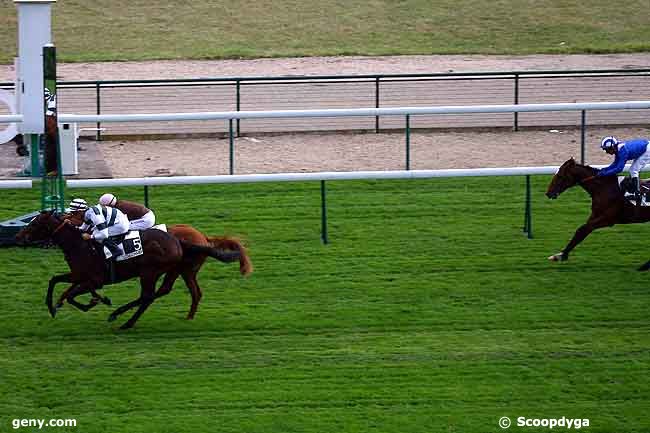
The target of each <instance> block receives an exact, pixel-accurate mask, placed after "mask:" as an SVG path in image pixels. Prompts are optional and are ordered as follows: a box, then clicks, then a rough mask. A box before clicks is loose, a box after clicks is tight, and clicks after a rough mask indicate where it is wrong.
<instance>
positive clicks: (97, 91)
mask: <svg viewBox="0 0 650 433" xmlns="http://www.w3.org/2000/svg"><path fill="white" fill-rule="evenodd" d="M95 104H96V108H97V110H96V111H97V115H98V116H99V115H100V114H102V98H101V85H100V84H99V83H96V84H95ZM101 127H102V122H97V133H96V134H95V140H96V141H101V139H102V131H101Z"/></svg>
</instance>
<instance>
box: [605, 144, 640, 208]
mask: <svg viewBox="0 0 650 433" xmlns="http://www.w3.org/2000/svg"><path fill="white" fill-rule="evenodd" d="M648 143H650V141H648V140H647V139H645V138H636V139H634V140H628V141H625V142H619V141H618V140H617V139H616V137H605V138H603V140H602V141H601V143H600V148H601V149H603V150H604V151H605V152H607V153H608V154H610V155H616V156H615V157H614V162H612V163H611V164H610V165H609V166H608V167H605V168H603V169H602V170H600V171H599V172H598V174H597V176H611V175H616V174H618V173H620V172H621V171H623V169H624V168H625V163H626V162H627V161H629V160H634V161H633V162H632V165H631V166H630V178H631V179H632V188H633V191H631V192H633V193H634V197H635V199H636V204H637V206H639V205H640V204H641V191H640V188H641V182H640V180H639V171H641V170H642V169H643V167H645V166H646V165H647V164H648V163H649V162H650V151H649V150H650V149H648Z"/></svg>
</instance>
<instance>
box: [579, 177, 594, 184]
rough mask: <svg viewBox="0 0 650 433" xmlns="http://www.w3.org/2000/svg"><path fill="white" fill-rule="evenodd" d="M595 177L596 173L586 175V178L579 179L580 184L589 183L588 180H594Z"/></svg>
mask: <svg viewBox="0 0 650 433" xmlns="http://www.w3.org/2000/svg"><path fill="white" fill-rule="evenodd" d="M595 178H596V175H595V174H594V175H593V176H589V177H585V178H584V179H582V180H579V181H578V184H580V185H582V184H585V183H587V182H589V181H592V180H594V179H595Z"/></svg>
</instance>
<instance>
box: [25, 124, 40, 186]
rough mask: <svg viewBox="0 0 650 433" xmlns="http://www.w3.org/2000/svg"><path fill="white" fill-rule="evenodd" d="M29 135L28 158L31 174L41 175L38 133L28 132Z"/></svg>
mask: <svg viewBox="0 0 650 433" xmlns="http://www.w3.org/2000/svg"><path fill="white" fill-rule="evenodd" d="M27 137H29V158H30V161H31V162H30V164H31V176H32V177H40V176H41V158H40V146H39V142H40V137H39V135H38V134H28V135H27Z"/></svg>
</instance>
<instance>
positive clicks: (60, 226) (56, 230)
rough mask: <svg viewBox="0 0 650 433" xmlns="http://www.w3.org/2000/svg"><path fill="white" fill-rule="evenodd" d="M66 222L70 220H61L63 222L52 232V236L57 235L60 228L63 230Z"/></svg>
mask: <svg viewBox="0 0 650 433" xmlns="http://www.w3.org/2000/svg"><path fill="white" fill-rule="evenodd" d="M66 224H68V220H63V222H61V224H59V225H58V226H57V227H56V228H55V229H54V231H53V232H52V236H54V235H55V234H56V233H57V232H58V231H59V230H61V229H62V228H63V226H64V225H66Z"/></svg>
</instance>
